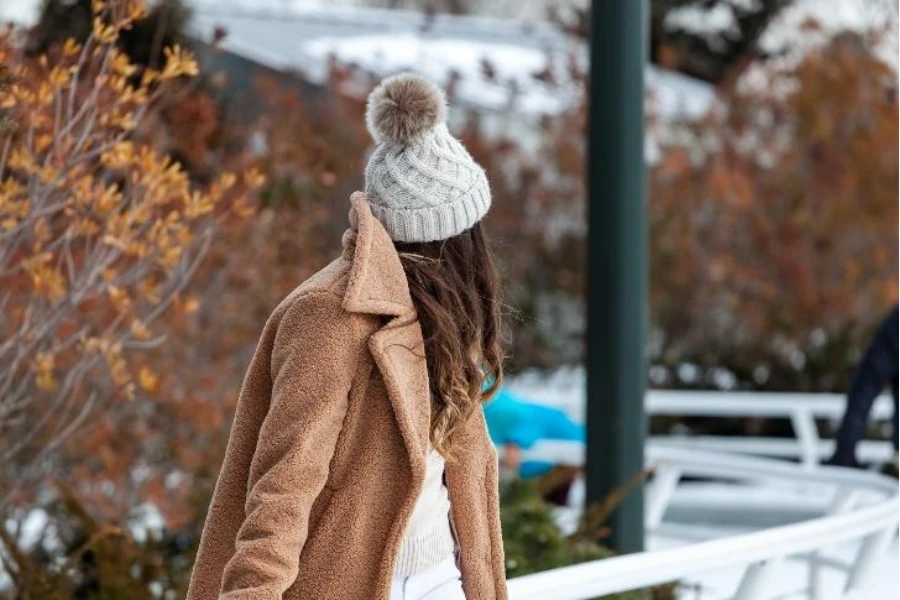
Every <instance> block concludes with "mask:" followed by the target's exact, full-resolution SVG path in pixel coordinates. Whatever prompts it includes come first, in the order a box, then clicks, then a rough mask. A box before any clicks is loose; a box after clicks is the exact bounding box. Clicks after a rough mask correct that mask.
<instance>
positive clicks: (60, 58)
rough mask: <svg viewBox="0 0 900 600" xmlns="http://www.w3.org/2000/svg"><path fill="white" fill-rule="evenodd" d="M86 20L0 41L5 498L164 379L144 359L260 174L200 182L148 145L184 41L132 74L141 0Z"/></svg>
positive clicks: (102, 9) (183, 60)
mask: <svg viewBox="0 0 900 600" xmlns="http://www.w3.org/2000/svg"><path fill="white" fill-rule="evenodd" d="M94 15H95V18H94V22H93V31H92V33H91V34H90V36H89V37H88V39H87V40H86V41H85V42H84V43H83V44H79V43H76V42H74V41H72V40H69V41H67V42H66V43H65V44H63V45H62V46H61V47H56V48H54V49H53V50H52V51H51V52H50V53H48V54H44V55H40V56H39V57H36V58H29V57H26V56H25V55H24V54H23V52H22V45H21V43H20V42H21V40H20V39H19V38H18V36H17V33H16V32H15V31H14V30H10V31H7V32H6V33H5V34H4V35H3V36H2V37H0V65H2V69H3V73H4V85H3V90H2V95H0V106H2V108H3V111H4V112H3V119H4V124H5V128H4V132H3V134H2V136H0V147H2V152H0V307H2V310H0V440H3V443H2V445H0V463H2V464H3V465H4V469H3V471H2V472H0V490H2V493H0V506H3V505H4V504H6V503H8V502H10V501H11V500H12V499H13V495H14V493H15V492H16V491H17V490H19V489H20V487H21V485H22V484H24V483H27V482H29V481H31V480H33V479H36V478H39V476H40V475H41V474H46V473H48V472H53V471H54V469H55V467H56V466H58V462H57V460H58V459H59V453H60V450H61V449H63V447H64V445H65V444H66V442H67V441H68V440H69V439H70V438H71V437H72V436H73V435H74V434H76V433H79V432H80V431H81V430H82V429H83V428H84V427H85V426H86V425H90V424H94V419H96V418H97V416H98V415H102V414H105V413H108V412H110V411H112V412H115V411H116V410H117V408H116V407H117V406H119V405H121V404H124V403H128V402H132V401H134V400H135V398H136V397H137V396H138V395H140V394H142V393H152V392H154V391H155V389H156V388H157V386H158V380H159V375H158V374H157V372H156V371H155V369H154V368H153V367H152V366H150V365H148V364H147V363H146V362H145V361H143V360H141V358H140V356H141V354H142V353H143V352H146V351H147V350H149V349H152V348H155V347H158V346H159V345H160V344H162V343H163V342H164V338H163V337H160V335H159V333H158V332H157V331H155V326H156V322H157V321H158V320H159V319H160V318H161V317H162V316H163V315H164V314H165V313H166V312H167V311H168V310H170V309H173V308H174V309H176V310H181V311H191V310H194V309H195V306H194V305H192V304H191V303H190V302H184V301H183V300H184V299H183V297H182V295H181V292H182V290H183V289H184V287H185V286H186V285H187V283H188V282H189V281H190V279H191V276H192V275H193V273H194V271H195V270H196V268H197V265H198V263H199V261H200V259H201V258H202V257H203V255H204V254H205V252H206V250H207V249H208V247H209V244H210V242H211V240H212V232H213V228H214V226H215V224H216V222H217V221H218V220H221V219H222V218H223V216H224V215H225V214H226V213H228V212H238V213H240V212H241V211H242V207H243V208H244V209H246V201H247V198H248V196H247V193H248V190H249V189H251V188H255V187H258V186H259V185H260V183H261V176H260V175H259V174H258V173H254V172H249V171H248V172H244V173H240V174H236V173H231V172H227V171H226V172H222V173H220V174H219V176H218V177H217V178H216V179H215V180H214V181H213V182H211V183H210V184H208V185H203V186H199V185H195V184H194V183H193V182H192V181H191V178H190V176H189V174H188V173H187V172H186V171H185V170H184V169H183V168H182V167H181V165H180V164H179V163H177V162H175V161H173V160H172V159H171V158H170V157H169V156H168V155H167V153H166V152H165V149H164V148H160V147H159V146H158V145H154V144H152V143H149V142H148V141H147V138H148V137H149V136H148V133H147V132H148V131H150V130H153V129H154V128H155V127H157V126H158V123H159V120H160V115H159V111H158V109H157V106H158V104H159V100H160V98H161V97H163V96H164V95H166V94H171V93H172V91H173V90H174V89H177V88H178V87H179V86H181V85H183V80H184V79H185V78H189V77H192V76H194V75H196V74H197V69H198V67H197V64H196V62H195V61H194V59H193V57H192V55H191V53H190V52H188V51H186V50H184V49H183V48H179V47H177V46H176V47H172V48H167V49H166V50H165V53H164V56H165V61H164V64H162V65H161V67H160V68H159V69H150V68H143V69H139V68H138V67H137V66H135V65H134V64H132V63H131V61H130V60H129V58H128V56H127V55H125V54H124V53H123V52H122V51H120V50H119V49H118V48H117V47H116V40H117V38H118V36H119V34H120V32H121V31H123V30H126V29H128V28H129V27H131V26H132V24H133V23H134V22H135V21H137V20H139V19H141V18H143V16H144V15H145V9H144V7H143V4H142V3H140V2H130V1H129V2H111V3H105V2H101V1H96V2H94Z"/></svg>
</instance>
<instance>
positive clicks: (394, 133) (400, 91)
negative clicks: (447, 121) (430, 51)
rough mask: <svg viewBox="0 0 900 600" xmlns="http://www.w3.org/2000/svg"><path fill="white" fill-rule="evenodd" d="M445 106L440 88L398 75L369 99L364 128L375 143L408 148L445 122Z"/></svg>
mask: <svg viewBox="0 0 900 600" xmlns="http://www.w3.org/2000/svg"><path fill="white" fill-rule="evenodd" d="M446 104H447V100H446V99H445V98H444V92H443V91H441V89H440V88H439V87H437V86H436V85H434V84H433V83H431V82H430V81H427V80H425V79H423V78H421V77H418V76H417V75H413V74H412V73H401V74H399V75H394V76H393V77H388V78H387V79H385V80H384V81H382V82H381V83H380V84H379V85H378V87H376V88H375V89H374V90H373V91H372V93H371V94H370V95H369V101H368V103H367V104H366V125H367V126H368V129H369V133H370V134H371V136H372V138H373V139H374V140H375V142H376V143H378V144H382V143H393V144H396V145H399V146H408V145H409V144H411V143H413V142H415V141H416V140H418V139H420V138H421V137H422V136H423V135H424V134H425V133H427V132H428V131H430V130H432V129H434V127H435V126H436V125H437V124H438V123H443V122H444V115H445V113H446Z"/></svg>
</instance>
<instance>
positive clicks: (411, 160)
mask: <svg viewBox="0 0 900 600" xmlns="http://www.w3.org/2000/svg"><path fill="white" fill-rule="evenodd" d="M446 102H447V101H446V99H445V97H444V93H443V92H442V91H441V90H440V88H438V87H437V86H435V85H434V84H432V83H430V82H429V81H427V80H425V79H423V78H421V77H419V76H418V75H414V74H412V73H401V74H399V75H394V76H393V77H388V78H387V79H385V80H384V81H382V82H381V84H380V85H379V86H378V87H377V88H375V90H374V91H373V92H372V93H371V94H370V95H369V101H368V105H367V106H366V125H367V127H368V129H369V133H370V134H371V135H372V138H373V139H374V140H375V142H376V144H378V145H377V146H376V148H375V151H374V152H373V153H372V156H371V158H370V159H369V164H368V165H367V166H366V196H367V198H368V200H369V204H370V206H371V207H372V213H373V214H374V215H375V217H376V218H377V219H378V220H379V221H380V222H381V224H382V225H384V227H385V229H386V230H387V232H388V234H390V236H391V238H392V239H394V240H395V241H398V242H431V241H434V240H443V239H446V238H449V237H453V236H454V235H457V234H459V233H462V232H463V231H465V230H466V229H468V228H470V227H471V226H472V225H474V224H475V223H476V222H477V221H478V220H479V219H481V218H482V217H483V216H484V215H485V213H486V212H487V210H488V207H489V206H490V205H491V190H490V187H489V186H488V182H487V177H485V174H484V170H483V169H482V168H481V167H480V166H479V165H478V163H476V162H475V161H474V160H473V159H472V157H471V155H469V153H468V152H467V151H466V149H465V148H463V145H462V144H461V143H459V140H457V139H456V138H454V137H453V136H452V135H450V132H449V131H448V130H447V125H446V123H445V122H444V118H445V115H446Z"/></svg>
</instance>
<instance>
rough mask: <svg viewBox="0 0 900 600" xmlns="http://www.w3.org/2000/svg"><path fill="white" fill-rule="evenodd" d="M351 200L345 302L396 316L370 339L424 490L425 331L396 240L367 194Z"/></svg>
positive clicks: (358, 308) (414, 471) (347, 307)
mask: <svg viewBox="0 0 900 600" xmlns="http://www.w3.org/2000/svg"><path fill="white" fill-rule="evenodd" d="M350 202H351V210H350V226H351V229H348V230H347V232H346V233H345V234H344V252H345V258H347V259H348V260H350V261H351V267H350V276H349V280H348V282H347V291H346V292H345V294H344V300H343V305H344V309H345V310H347V311H350V312H357V313H367V314H374V315H381V316H385V317H389V318H390V319H389V320H388V321H387V322H386V323H385V325H384V326H382V328H381V329H379V330H378V331H376V332H375V333H374V334H372V336H371V337H370V338H369V350H370V352H371V354H372V357H373V358H374V360H375V365H376V366H377V368H378V370H379V372H380V373H381V376H382V379H383V380H384V382H385V387H386V388H387V391H388V395H389V396H390V400H391V405H392V407H393V411H394V416H395V418H396V420H397V425H398V427H399V429H400V433H401V435H402V436H403V442H404V445H405V446H406V450H407V453H408V455H409V462H410V467H411V469H412V474H413V478H414V479H413V481H414V482H415V483H416V485H415V486H414V487H415V489H418V485H419V484H420V482H421V479H422V477H424V471H425V453H426V449H427V443H428V432H429V428H430V423H431V393H430V390H429V384H428V369H427V366H426V362H425V344H424V342H423V340H422V330H421V327H420V325H419V322H418V319H417V316H416V311H415V306H414V305H413V302H412V297H411V296H410V293H409V285H408V284H407V281H406V274H405V273H404V272H403V266H402V264H401V263H400V257H399V255H398V254H397V251H396V249H395V247H394V243H393V241H392V240H391V238H390V236H389V235H388V234H387V231H385V229H384V227H383V226H382V225H381V223H379V222H378V220H377V219H375V217H374V216H373V215H372V211H371V209H370V208H369V203H368V201H367V200H366V197H365V195H364V194H362V193H361V192H356V193H354V194H353V195H352V196H351V198H350Z"/></svg>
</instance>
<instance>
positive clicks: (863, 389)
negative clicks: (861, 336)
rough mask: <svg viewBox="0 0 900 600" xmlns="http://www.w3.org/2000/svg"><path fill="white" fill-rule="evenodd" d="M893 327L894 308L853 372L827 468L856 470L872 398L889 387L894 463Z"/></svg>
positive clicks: (895, 373)
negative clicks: (858, 446) (858, 449)
mask: <svg viewBox="0 0 900 600" xmlns="http://www.w3.org/2000/svg"><path fill="white" fill-rule="evenodd" d="M897 327H898V307H897V306H894V308H893V310H892V311H891V312H890V313H889V314H888V315H887V317H886V318H885V319H884V321H883V322H882V323H881V326H880V327H879V328H878V331H877V332H876V333H875V337H874V339H873V340H872V342H871V343H870V345H869V347H868V349H867V350H866V353H865V354H864V355H863V357H862V360H861V361H860V362H859V365H858V366H857V368H856V374H855V375H854V377H853V382H852V384H851V386H850V393H849V394H847V408H846V410H845V411H844V417H843V419H842V420H841V424H840V426H839V427H838V431H837V436H836V442H837V447H836V449H835V452H834V455H833V456H832V457H831V459H830V460H829V461H828V463H827V464H830V465H838V466H843V467H860V466H861V465H860V464H859V462H858V461H857V460H856V445H857V444H858V443H859V441H860V440H861V439H862V438H863V437H864V436H865V433H866V426H867V424H868V421H869V412H870V411H871V410H872V404H873V403H874V402H875V398H877V397H878V395H879V394H880V393H881V392H882V391H883V390H884V388H885V387H887V386H890V387H891V391H892V392H893V395H894V431H893V437H892V440H891V441H892V442H893V444H894V463H895V465H896V462H897V458H896V453H897V433H898V432H897V429H898V424H897V415H898V404H900V397H898V391H897V379H898V369H897V359H898V354H897Z"/></svg>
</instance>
